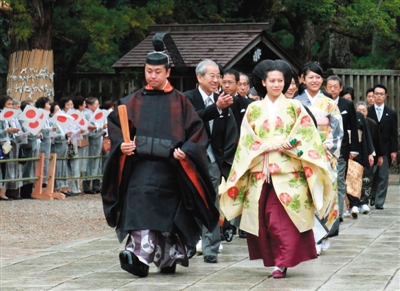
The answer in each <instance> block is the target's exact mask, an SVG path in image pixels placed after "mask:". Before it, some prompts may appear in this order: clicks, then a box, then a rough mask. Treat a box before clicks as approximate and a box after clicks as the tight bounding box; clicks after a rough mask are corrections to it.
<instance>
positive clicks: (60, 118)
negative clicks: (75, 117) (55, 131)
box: [57, 115, 67, 123]
mask: <svg viewBox="0 0 400 291" xmlns="http://www.w3.org/2000/svg"><path fill="white" fill-rule="evenodd" d="M57 121H59V122H61V123H65V122H66V121H67V118H66V117H65V116H62V115H60V116H57Z"/></svg>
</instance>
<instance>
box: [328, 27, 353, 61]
mask: <svg viewBox="0 0 400 291" xmlns="http://www.w3.org/2000/svg"><path fill="white" fill-rule="evenodd" d="M329 64H330V67H331V68H351V56H350V39H349V37H347V36H343V35H340V34H337V33H336V32H332V33H331V36H330V39H329Z"/></svg>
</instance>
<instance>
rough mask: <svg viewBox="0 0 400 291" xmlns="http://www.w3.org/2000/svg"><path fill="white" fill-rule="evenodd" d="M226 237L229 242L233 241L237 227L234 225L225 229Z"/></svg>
mask: <svg viewBox="0 0 400 291" xmlns="http://www.w3.org/2000/svg"><path fill="white" fill-rule="evenodd" d="M223 233H224V237H225V240H226V241H227V242H231V241H232V240H233V236H234V235H235V234H236V227H235V226H234V225H229V226H228V227H226V228H225V229H224V232H223Z"/></svg>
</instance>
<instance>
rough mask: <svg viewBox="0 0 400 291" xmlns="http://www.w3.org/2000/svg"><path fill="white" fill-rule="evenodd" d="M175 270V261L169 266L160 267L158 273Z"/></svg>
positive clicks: (173, 271)
mask: <svg viewBox="0 0 400 291" xmlns="http://www.w3.org/2000/svg"><path fill="white" fill-rule="evenodd" d="M175 271H176V263H175V262H174V263H173V264H172V266H170V267H165V268H161V269H160V273H163V274H175Z"/></svg>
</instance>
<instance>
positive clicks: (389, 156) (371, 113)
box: [368, 84, 399, 210]
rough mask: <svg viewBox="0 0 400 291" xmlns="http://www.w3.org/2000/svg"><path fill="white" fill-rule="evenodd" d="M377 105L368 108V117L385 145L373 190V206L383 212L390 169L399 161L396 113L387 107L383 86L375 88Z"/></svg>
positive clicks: (385, 90)
mask: <svg viewBox="0 0 400 291" xmlns="http://www.w3.org/2000/svg"><path fill="white" fill-rule="evenodd" d="M374 97H375V104H374V105H373V106H370V107H369V108H368V117H369V118H371V119H373V120H374V121H375V122H376V123H377V124H378V127H379V133H380V137H381V141H382V145H383V163H382V165H381V166H380V167H378V168H377V170H376V172H375V174H374V179H373V182H372V189H371V202H370V204H371V206H373V205H375V208H376V209H381V210H383V204H385V200H386V194H387V189H388V181H389V167H390V164H393V163H394V162H395V161H396V159H397V151H398V150H399V148H398V147H399V145H398V129H397V114H396V112H395V111H394V110H393V109H391V108H389V107H387V106H386V105H385V100H386V98H387V89H386V87H385V86H383V85H380V84H379V85H375V87H374Z"/></svg>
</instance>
